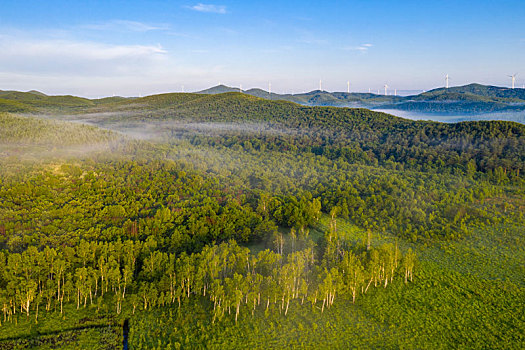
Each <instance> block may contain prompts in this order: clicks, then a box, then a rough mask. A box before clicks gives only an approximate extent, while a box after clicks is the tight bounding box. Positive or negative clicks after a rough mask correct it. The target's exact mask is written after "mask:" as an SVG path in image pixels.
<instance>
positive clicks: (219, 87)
mask: <svg viewBox="0 0 525 350" xmlns="http://www.w3.org/2000/svg"><path fill="white" fill-rule="evenodd" d="M225 92H239V89H236V88H232V87H229V86H226V85H222V84H221V85H217V86H214V87H211V88H209V89H206V90H202V91H198V92H196V93H197V94H208V95H214V94H223V93H225Z"/></svg>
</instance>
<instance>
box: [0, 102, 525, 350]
mask: <svg viewBox="0 0 525 350" xmlns="http://www.w3.org/2000/svg"><path fill="white" fill-rule="evenodd" d="M32 94H33V95H35V96H36V97H35V98H34V99H33V100H32V101H34V102H32V103H30V104H27V105H30V106H31V108H32V110H31V112H32V115H27V114H26V115H24V116H22V115H14V114H7V113H5V114H0V198H1V202H0V308H1V310H2V315H1V317H0V330H2V332H0V333H1V334H2V335H1V336H0V348H12V347H43V348H54V347H58V346H65V347H71V348H76V347H86V348H114V347H119V346H121V344H122V342H123V341H125V342H126V344H128V343H129V346H130V348H159V349H165V348H181V347H206V348H225V347H250V348H263V347H267V346H266V345H267V344H271V347H277V348H282V347H289V346H292V347H293V346H295V347H305V346H315V344H317V346H325V347H326V346H328V347H338V348H341V347H345V348H347V347H368V348H377V347H394V348H397V347H420V348H435V347H451V346H462V347H467V348H479V347H489V348H521V347H522V346H523V344H524V342H525V338H524V336H523V334H524V331H525V319H524V316H523V315H524V314H523V310H524V309H525V305H524V302H523V300H525V297H524V296H525V284H524V279H523V276H524V273H525V271H524V270H523V264H522V262H523V259H525V251H524V248H523V247H524V243H525V242H524V239H525V232H524V229H523V227H524V218H523V212H524V209H525V201H524V198H525V197H524V189H525V183H524V179H523V172H524V171H525V169H524V166H525V165H524V164H525V137H524V134H525V127H524V126H523V125H521V124H518V123H512V122H465V123H458V124H442V123H435V122H415V121H409V120H404V119H401V118H396V117H393V116H391V115H388V114H384V113H377V112H372V111H369V110H365V109H349V108H334V107H305V106H300V105H296V104H293V103H290V102H283V101H270V100H265V99H261V98H257V97H253V96H246V95H243V94H239V93H226V94H221V95H199V94H164V95H156V96H149V97H145V98H140V99H133V100H126V99H120V98H114V99H107V100H104V101H92V100H87V101H83V100H82V101H81V100H77V98H74V99H72V98H70V97H61V98H56V99H55V100H54V101H51V100H50V99H48V98H47V97H46V96H41V95H39V94H37V93H34V92H33V93H32ZM8 96H10V95H8ZM0 97H1V96H0ZM10 101H16V99H15V98H12V99H11V100H10ZM43 101H45V102H43ZM23 103H26V102H23ZM46 104H49V105H47V106H46ZM13 106H14V104H13ZM28 111H29V110H25V111H24V112H28ZM520 262H521V263H520ZM439 310H440V311H439ZM457 310H463V313H462V314H461V315H460V314H458V311H457ZM122 324H126V326H125V327H124V328H126V327H129V333H128V331H125V332H124V333H125V334H124V335H123V332H122ZM382 339H386V343H385V342H383V340H382Z"/></svg>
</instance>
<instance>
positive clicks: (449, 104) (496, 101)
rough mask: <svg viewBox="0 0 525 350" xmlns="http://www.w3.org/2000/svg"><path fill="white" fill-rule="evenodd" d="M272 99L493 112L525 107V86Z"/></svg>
mask: <svg viewBox="0 0 525 350" xmlns="http://www.w3.org/2000/svg"><path fill="white" fill-rule="evenodd" d="M224 92H238V89H234V88H230V87H226V86H224V85H221V86H216V87H213V88H211V89H208V90H204V91H201V92H197V93H206V94H214V93H224ZM243 93H245V94H248V95H253V96H256V97H262V98H270V96H269V94H268V92H267V91H264V90H262V89H250V90H247V91H243ZM270 99H272V100H283V101H290V102H295V103H299V104H303V105H307V106H335V107H363V108H371V109H374V108H379V109H399V110H407V111H419V112H423V113H436V112H439V113H466V114H471V113H492V112H501V111H520V110H525V89H509V88H504V87H496V86H485V85H480V84H469V85H465V86H456V87H451V88H449V89H445V88H438V89H434V90H430V91H427V92H424V93H422V94H419V95H415V96H392V95H389V96H384V95H379V94H371V93H346V92H328V91H319V90H314V91H311V92H306V93H299V94H294V95H290V94H275V93H272V95H271V98H270Z"/></svg>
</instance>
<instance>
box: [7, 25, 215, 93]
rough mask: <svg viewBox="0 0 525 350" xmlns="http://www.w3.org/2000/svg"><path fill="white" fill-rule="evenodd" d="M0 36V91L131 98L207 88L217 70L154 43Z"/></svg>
mask: <svg viewBox="0 0 525 350" xmlns="http://www.w3.org/2000/svg"><path fill="white" fill-rule="evenodd" d="M34 37H35V36H34V35H33V36H31V38H27V37H25V38H23V37H20V36H16V37H14V36H7V35H0V89H1V90H22V91H26V90H32V89H36V90H39V91H43V92H45V93H49V94H75V95H80V96H87V97H100V96H111V95H113V94H118V95H125V96H136V95H138V94H142V95H146V94H151V93H159V92H169V91H178V89H179V88H180V85H185V86H186V89H187V91H191V90H192V89H193V88H192V86H199V87H202V86H203V85H204V86H205V85H207V84H206V83H205V82H206V81H208V80H209V79H218V78H217V77H218V76H219V75H220V74H222V71H223V68H222V67H219V66H216V65H215V66H213V65H206V66H200V67H198V66H196V64H195V63H192V62H189V61H188V59H184V58H181V57H180V54H177V53H170V52H168V51H167V50H165V49H164V48H163V47H162V46H160V45H112V44H103V43H98V42H92V41H78V40H72V39H69V40H63V39H61V40H57V39H42V40H36V39H34Z"/></svg>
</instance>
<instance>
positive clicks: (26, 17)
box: [0, 0, 525, 98]
mask: <svg viewBox="0 0 525 350" xmlns="http://www.w3.org/2000/svg"><path fill="white" fill-rule="evenodd" d="M1 7H2V9H1V11H0V90H20V91H27V90H33V89H34V90H39V91H42V92H44V93H47V94H53V95H56V94H72V95H77V96H85V97H90V98H97V97H103V96H112V95H120V96H145V95H150V94H155V93H162V92H178V91H185V92H190V91H198V90H202V89H205V88H208V87H211V86H214V85H217V84H219V83H221V84H225V85H228V86H234V87H239V86H241V85H242V88H243V89H248V88H251V87H260V88H263V89H265V90H267V89H268V84H269V82H271V86H272V91H273V92H279V93H299V92H304V91H311V90H314V89H318V88H319V81H320V80H322V88H323V90H328V91H346V89H347V82H348V81H349V82H350V90H351V91H360V92H363V91H368V89H371V91H373V92H377V90H379V89H380V90H381V91H383V86H384V85H385V84H388V86H389V89H390V90H393V89H398V90H429V89H432V88H436V87H440V86H443V85H444V84H445V81H444V79H445V75H446V74H449V76H450V85H464V84H468V83H472V82H477V83H482V84H491V85H500V86H509V85H510V83H511V78H510V77H508V75H511V74H515V73H517V74H518V75H517V77H516V84H517V86H519V87H521V86H522V85H524V84H525V1H524V0H499V1H494V0H490V1H488V0H477V1H474V0H468V1H467V0H439V1H438V0H432V1H430V0H420V1H412V0H407V1H396V0H383V1H382V0H359V1H355V0H354V1H352V0H349V1H308V0H302V1H284V0H280V1H274V0H267V1H257V0H254V1H221V0H218V1H208V0H202V2H200V1H199V0H197V1H174V0H151V1H132V0H127V1H111V0H105V1H93V0H83V1H74V0H70V1H58V0H46V1H42V0H36V1H34V0H24V1H17V0H5V1H3V2H2V6H1Z"/></svg>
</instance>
